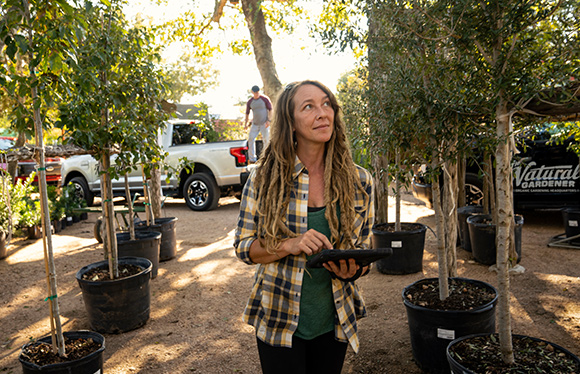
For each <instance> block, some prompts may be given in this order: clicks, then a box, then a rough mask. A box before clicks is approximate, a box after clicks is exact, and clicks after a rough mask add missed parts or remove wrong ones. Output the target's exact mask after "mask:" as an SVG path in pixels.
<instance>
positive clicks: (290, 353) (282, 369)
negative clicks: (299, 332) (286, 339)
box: [256, 331, 348, 374]
mask: <svg viewBox="0 0 580 374" xmlns="http://www.w3.org/2000/svg"><path fill="white" fill-rule="evenodd" d="M256 340H257V341H258V352H259V354H260V363H261V364H262V373H264V374H310V373H312V374H340V371H341V370H342V365H343V363H344V357H345V355H346V349H347V348H348V343H342V342H339V341H338V340H336V339H335V338H334V331H331V332H329V333H326V334H324V335H321V336H319V337H317V338H314V339H312V340H304V339H300V338H297V337H292V348H284V347H273V346H271V345H269V344H266V343H264V342H263V341H261V340H260V339H256Z"/></svg>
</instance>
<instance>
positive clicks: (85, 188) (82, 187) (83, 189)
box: [69, 177, 95, 206]
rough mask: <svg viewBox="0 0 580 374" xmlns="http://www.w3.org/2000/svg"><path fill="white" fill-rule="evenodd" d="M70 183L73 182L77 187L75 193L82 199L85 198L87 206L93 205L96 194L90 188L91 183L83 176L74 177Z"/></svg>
mask: <svg viewBox="0 0 580 374" xmlns="http://www.w3.org/2000/svg"><path fill="white" fill-rule="evenodd" d="M69 183H72V184H73V186H74V187H75V193H76V195H77V196H78V197H80V198H81V199H84V200H85V201H86V202H87V206H93V201H94V200H95V196H94V195H93V193H92V192H91V191H90V190H89V185H88V184H87V181H86V180H85V178H83V177H74V178H73V179H71V180H70V182H69Z"/></svg>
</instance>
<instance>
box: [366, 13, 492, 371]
mask: <svg viewBox="0 0 580 374" xmlns="http://www.w3.org/2000/svg"><path fill="white" fill-rule="evenodd" d="M435 10H437V9H436V7H433V9H430V11H431V12H434V11H435ZM370 12H371V21H370V23H371V24H372V25H373V27H372V33H371V35H370V37H369V43H370V45H369V56H371V57H372V60H374V61H369V65H370V68H372V67H375V66H376V67H377V68H380V69H379V70H377V71H376V73H375V74H377V77H376V79H375V84H374V85H373V84H371V90H374V91H375V92H379V93H380V94H381V95H386V96H384V97H383V99H382V100H380V104H381V105H380V106H378V107H379V108H385V109H384V112H378V113H376V114H375V115H374V117H375V118H381V119H382V118H389V117H390V116H393V119H394V120H391V121H389V120H388V119H387V120H385V121H388V123H389V125H390V126H389V127H390V128H389V129H387V128H381V127H379V129H378V131H371V134H372V136H375V137H377V138H378V137H379V136H381V132H382V133H388V132H389V131H392V132H393V136H392V137H393V138H395V139H396V140H397V141H399V142H400V143H401V144H405V143H404V142H408V143H409V144H410V147H408V148H410V149H413V151H414V153H413V154H414V155H415V157H416V158H418V159H420V160H421V159H422V161H423V163H427V164H428V165H429V170H430V172H431V173H432V174H431V176H430V179H431V180H433V181H439V178H440V177H441V178H442V180H443V186H444V189H443V193H442V192H441V190H440V185H439V183H437V182H436V183H432V191H433V206H434V210H435V218H436V222H437V229H436V232H437V259H438V264H439V277H438V278H428V279H421V280H419V281H417V282H415V283H413V284H411V285H409V286H407V287H406V288H405V289H404V290H403V291H402V299H403V303H404V305H405V308H406V311H407V317H408V320H409V331H410V338H411V346H412V351H413V356H414V360H415V362H416V363H417V365H418V366H419V367H421V368H422V369H423V370H426V371H429V372H434V373H443V372H449V365H448V363H447V361H446V356H445V349H446V347H447V345H448V343H449V342H450V341H451V340H452V339H453V338H455V337H457V336H462V335H467V334H471V333H475V332H492V331H495V313H494V312H495V306H496V303H497V300H498V298H497V292H496V290H495V288H494V287H492V286H491V285H489V284H487V283H485V282H480V281H477V280H472V279H464V278H457V269H456V267H457V266H456V254H455V250H456V247H455V246H456V243H457V220H456V217H457V211H456V207H457V196H458V191H459V183H458V171H457V160H458V159H461V158H462V153H463V152H464V149H465V147H466V144H465V142H464V139H466V138H468V136H467V133H468V132H469V130H470V129H471V126H470V124H471V122H470V120H469V118H468V117H467V116H465V115H463V114H462V113H467V112H466V111H465V110H464V108H461V105H462V104H463V103H464V100H460V97H459V93H460V92H461V91H462V89H463V87H461V85H460V84H458V83H457V81H455V80H454V79H457V75H459V73H460V72H461V71H462V69H461V68H459V67H458V66H454V63H455V61H457V60H456V59H454V58H453V57H454V56H453V53H452V51H451V50H450V49H449V46H448V45H447V44H446V41H445V39H440V38H438V37H436V36H437V35H438V33H437V31H438V28H439V27H440V25H434V24H431V23H430V22H425V18H423V17H424V16H425V14H427V13H426V9H423V8H422V9H421V11H418V10H417V9H416V8H415V7H413V8H412V9H411V8H407V7H406V6H405V5H404V4H400V6H399V5H395V4H391V3H390V4H388V5H387V4H381V3H378V2H376V3H373V4H372V8H371V10H370ZM425 17H427V19H430V17H439V15H437V14H436V13H429V15H428V16H425ZM435 19H436V18H435ZM409 30H420V31H419V32H417V33H415V32H409ZM432 37H433V38H432ZM438 51H445V52H446V53H445V54H438ZM371 57H369V59H370V60H371ZM454 82H455V84H454ZM459 82H461V80H459ZM393 122H394V123H393ZM407 131H409V132H407ZM417 134H418V135H417ZM398 139H403V140H398ZM395 149H396V147H395ZM458 299H459V300H461V301H460V302H458V303H457V305H455V306H454V304H455V303H456V302H457V300H458Z"/></svg>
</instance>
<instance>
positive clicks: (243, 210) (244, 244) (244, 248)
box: [234, 169, 258, 265]
mask: <svg viewBox="0 0 580 374" xmlns="http://www.w3.org/2000/svg"><path fill="white" fill-rule="evenodd" d="M254 177H255V169H254V170H253V171H252V173H251V174H250V177H249V178H248V180H247V182H246V185H245V186H244V189H243V191H242V200H241V203H240V214H239V216H238V225H237V227H236V235H235V238H234V248H235V250H236V256H238V258H239V259H240V260H241V261H243V262H245V263H246V264H249V265H255V263H254V262H252V259H251V258H250V246H251V245H252V243H253V242H254V240H256V238H257V237H258V234H257V219H258V218H257V216H256V211H257V201H256V189H255V185H254V179H255V178H254Z"/></svg>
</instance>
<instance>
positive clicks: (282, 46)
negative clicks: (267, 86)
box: [125, 0, 355, 119]
mask: <svg viewBox="0 0 580 374" xmlns="http://www.w3.org/2000/svg"><path fill="white" fill-rule="evenodd" d="M171 3H172V5H171V6H167V5H165V6H156V5H152V3H151V2H150V1H149V0H133V1H130V4H129V5H128V6H127V7H126V8H125V13H126V15H127V17H129V18H132V17H134V16H135V14H137V13H138V12H142V13H143V14H144V15H146V16H147V15H151V16H153V15H155V18H156V19H163V18H171V17H175V16H176V15H178V14H179V12H180V11H181V10H182V9H189V8H190V7H191V5H189V4H191V0H189V1H185V0H171ZM198 3H203V4H202V5H200V6H204V5H205V6H206V7H208V8H207V9H210V10H211V9H213V4H214V1H213V0H200V1H198ZM305 4H306V5H307V6H312V7H317V6H318V7H319V6H320V4H321V1H319V0H312V1H307V2H305ZM312 9H313V10H315V9H316V8H312ZM230 11H231V10H230ZM244 27H245V25H244ZM240 32H244V33H246V35H249V34H248V31H247V27H246V28H245V30H241V31H240ZM214 35H215V37H217V38H219V37H220V34H219V32H216V33H215V34H214ZM269 35H270V37H271V38H272V50H273V55H274V61H275V64H276V70H277V72H278V78H279V79H280V81H281V82H282V84H286V83H289V82H292V81H296V80H303V79H315V80H319V81H321V82H322V83H324V84H325V85H326V86H328V87H329V88H330V89H331V90H333V91H335V92H336V84H337V82H338V79H339V78H340V77H341V76H342V75H343V74H344V73H346V72H348V71H350V70H352V69H353V68H354V64H355V58H354V57H353V56H352V54H351V53H341V54H337V55H328V54H327V53H325V52H324V50H325V48H324V47H323V46H322V44H321V43H320V42H319V41H316V40H315V39H313V38H310V37H309V36H308V34H307V27H306V25H299V27H298V29H297V30H295V32H294V33H293V34H292V35H291V36H288V35H285V36H282V37H280V36H277V35H275V34H274V33H269ZM176 48H177V49H178V48H179V47H175V48H174V49H173V50H172V49H168V50H167V51H166V53H165V54H164V58H166V59H171V58H173V57H172V56H175V49H176ZM214 68H216V69H217V70H219V71H220V75H219V77H218V80H219V84H218V86H217V87H215V88H213V89H210V90H209V91H207V92H206V93H204V94H203V95H198V96H196V97H184V98H183V99H182V103H184V104H191V103H197V102H200V101H201V102H205V103H206V104H208V105H209V107H210V109H209V111H210V114H214V115H219V116H220V117H221V118H225V119H236V118H240V117H243V116H244V111H243V110H244V108H242V107H240V106H237V104H238V103H239V102H240V101H245V100H247V99H249V98H250V96H251V92H250V88H251V87H252V86H253V85H258V86H259V87H262V79H261V77H260V73H259V71H258V68H257V66H256V61H255V58H254V55H253V54H252V55H244V56H235V55H233V54H231V53H226V54H224V55H220V56H219V57H218V58H217V59H216V61H215V65H214Z"/></svg>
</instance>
